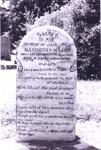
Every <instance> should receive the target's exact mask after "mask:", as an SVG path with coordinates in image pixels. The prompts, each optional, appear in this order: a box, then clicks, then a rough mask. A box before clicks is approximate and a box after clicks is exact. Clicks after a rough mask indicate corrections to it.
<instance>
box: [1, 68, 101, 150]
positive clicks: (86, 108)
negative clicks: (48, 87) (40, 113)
mask: <svg viewBox="0 0 101 150" xmlns="http://www.w3.org/2000/svg"><path fill="white" fill-rule="evenodd" d="M0 86H1V87H0V89H1V90H0V109H1V131H2V135H1V137H2V139H5V138H9V137H13V136H15V133H16V70H0ZM76 95H77V96H76V118H77V123H76V135H78V136H79V137H80V138H82V139H83V140H85V141H86V142H88V143H89V144H91V145H94V146H95V147H97V148H101V81H77V93H76Z"/></svg>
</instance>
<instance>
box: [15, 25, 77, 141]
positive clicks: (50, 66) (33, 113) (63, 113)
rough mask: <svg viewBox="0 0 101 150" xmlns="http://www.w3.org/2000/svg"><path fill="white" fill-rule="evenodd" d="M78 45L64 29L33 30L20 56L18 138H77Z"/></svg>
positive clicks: (18, 67)
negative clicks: (76, 46) (76, 45)
mask: <svg viewBox="0 0 101 150" xmlns="http://www.w3.org/2000/svg"><path fill="white" fill-rule="evenodd" d="M75 96H76V48H75V45H74V42H73V40H72V38H71V37H70V36H69V35H68V34H67V33H66V32H65V31H63V30H62V29H59V28H57V27H53V26H44V27H38V28H36V29H33V30H32V31H31V32H29V33H28V34H27V35H26V36H25V37H24V38H23V39H22V41H21V43H20V46H19V48H18V56H17V139H18V140H49V141H52V140H64V141H72V140H74V139H75Z"/></svg>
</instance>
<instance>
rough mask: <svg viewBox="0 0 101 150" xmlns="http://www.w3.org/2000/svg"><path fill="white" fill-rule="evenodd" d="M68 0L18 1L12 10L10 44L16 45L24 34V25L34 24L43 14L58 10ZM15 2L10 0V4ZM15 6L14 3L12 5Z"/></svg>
mask: <svg viewBox="0 0 101 150" xmlns="http://www.w3.org/2000/svg"><path fill="white" fill-rule="evenodd" d="M68 1H69V0H20V1H18V3H17V4H16V5H15V6H14V8H13V10H12V18H13V19H12V29H11V31H10V35H11V37H12V38H11V40H12V43H14V44H15V45H16V42H18V41H19V40H20V39H21V38H22V37H23V36H24V35H25V34H26V24H27V22H29V21H30V23H31V24H33V23H34V21H35V18H36V17H38V18H39V17H40V16H43V15H44V13H45V12H48V13H51V12H52V11H56V10H58V9H60V7H61V6H62V5H65V4H66V3H67V2H68ZM13 2H16V1H13V0H12V3H13ZM13 4H15V3H13ZM30 17H31V19H30Z"/></svg>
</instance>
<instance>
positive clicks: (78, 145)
mask: <svg viewBox="0 0 101 150" xmlns="http://www.w3.org/2000/svg"><path fill="white" fill-rule="evenodd" d="M21 144H23V145H24V146H25V147H26V148H27V149H28V150H100V149H98V148H95V147H93V146H91V145H89V144H88V143H86V142H84V141H82V140H81V139H80V138H79V137H76V139H75V140H74V141H72V142H66V141H51V142H50V141H30V142H27V141H24V142H22V143H21Z"/></svg>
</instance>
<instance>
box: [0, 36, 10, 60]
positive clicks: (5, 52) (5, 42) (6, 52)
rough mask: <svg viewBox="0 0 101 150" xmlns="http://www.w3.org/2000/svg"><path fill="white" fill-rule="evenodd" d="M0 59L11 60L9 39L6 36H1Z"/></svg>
mask: <svg viewBox="0 0 101 150" xmlns="http://www.w3.org/2000/svg"><path fill="white" fill-rule="evenodd" d="M1 59H5V60H11V56H10V39H9V37H7V36H1Z"/></svg>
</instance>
